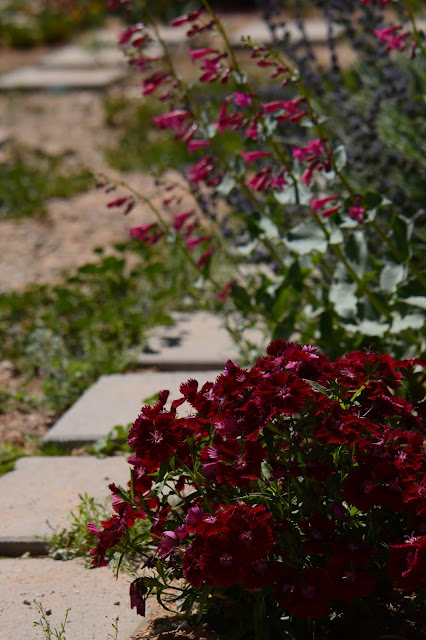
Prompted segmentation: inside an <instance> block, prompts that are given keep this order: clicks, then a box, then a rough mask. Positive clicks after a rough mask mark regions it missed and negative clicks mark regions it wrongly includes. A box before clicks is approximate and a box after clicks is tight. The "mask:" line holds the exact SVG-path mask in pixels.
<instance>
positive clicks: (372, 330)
mask: <svg viewBox="0 0 426 640" xmlns="http://www.w3.org/2000/svg"><path fill="white" fill-rule="evenodd" d="M344 326H345V329H346V330H347V331H349V333H361V334H363V335H365V336H371V337H373V336H378V337H382V336H384V335H385V333H386V332H387V331H389V328H390V325H389V324H388V323H385V322H378V321H377V320H362V321H361V322H360V323H359V324H345V325H344Z"/></svg>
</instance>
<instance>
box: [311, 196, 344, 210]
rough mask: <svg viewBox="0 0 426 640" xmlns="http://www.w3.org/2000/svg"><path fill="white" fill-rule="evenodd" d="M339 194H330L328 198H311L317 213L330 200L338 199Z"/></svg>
mask: <svg viewBox="0 0 426 640" xmlns="http://www.w3.org/2000/svg"><path fill="white" fill-rule="evenodd" d="M336 199H337V196H328V197H327V198H318V199H317V200H309V202H310V203H311V207H312V209H313V210H314V212H315V213H318V212H319V210H320V209H322V208H323V207H324V205H326V204H327V203H328V202H331V201H332V200H336Z"/></svg>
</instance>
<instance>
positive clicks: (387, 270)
mask: <svg viewBox="0 0 426 640" xmlns="http://www.w3.org/2000/svg"><path fill="white" fill-rule="evenodd" d="M406 273H407V271H406V268H405V266H404V265H403V264H387V265H385V267H384V268H383V270H382V272H381V274H380V288H381V290H382V291H384V292H385V293H394V292H395V291H396V289H397V287H398V284H399V283H400V282H402V281H403V280H404V279H405V277H406Z"/></svg>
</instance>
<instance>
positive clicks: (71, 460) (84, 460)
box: [0, 456, 129, 640]
mask: <svg viewBox="0 0 426 640" xmlns="http://www.w3.org/2000/svg"><path fill="white" fill-rule="evenodd" d="M128 479H129V467H128V464H127V461H126V458H125V457H111V458H105V459H98V458H94V457H92V456H70V457H65V456H57V457H32V458H20V459H19V460H18V461H17V462H16V465H15V469H14V470H13V471H10V472H9V473H7V474H6V475H4V476H2V477H1V478H0V513H1V516H0V556H2V555H3V556H4V555H8V556H9V555H21V554H23V553H25V552H30V553H32V554H34V555H35V554H41V553H45V552H46V545H45V543H44V542H43V540H41V539H39V538H42V537H45V536H49V535H51V533H52V529H51V527H49V525H48V524H47V522H46V521H47V520H49V523H50V524H51V526H52V527H54V528H63V527H66V526H67V525H69V521H68V515H69V513H70V511H72V510H74V509H75V508H76V507H77V505H78V504H79V502H80V499H79V494H81V495H83V494H84V493H87V494H88V495H89V496H90V497H93V498H96V499H98V500H99V499H102V498H104V497H106V496H109V495H110V492H109V489H108V485H109V484H110V483H111V482H114V483H115V484H121V485H125V484H126V483H127V481H128ZM0 582H1V581H0ZM0 629H1V625H0ZM0 637H2V636H1V633H0ZM2 640H3V639H2Z"/></svg>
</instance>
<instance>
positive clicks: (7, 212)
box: [0, 146, 94, 220]
mask: <svg viewBox="0 0 426 640" xmlns="http://www.w3.org/2000/svg"><path fill="white" fill-rule="evenodd" d="M64 165H65V160H64V158H63V157H61V156H52V155H48V154H46V153H43V152H41V151H29V150H27V149H24V148H22V147H21V148H18V147H16V146H12V147H11V149H10V150H9V152H8V154H7V158H6V159H5V160H4V161H2V162H1V163H0V220H4V219H18V218H23V217H28V216H43V215H45V214H46V201H47V200H48V199H49V198H69V197H71V196H73V195H76V194H77V193H80V192H82V191H87V190H88V189H90V187H92V186H93V184H94V180H93V177H92V174H91V173H90V172H89V171H88V170H87V169H69V168H66V167H65V166H64Z"/></svg>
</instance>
